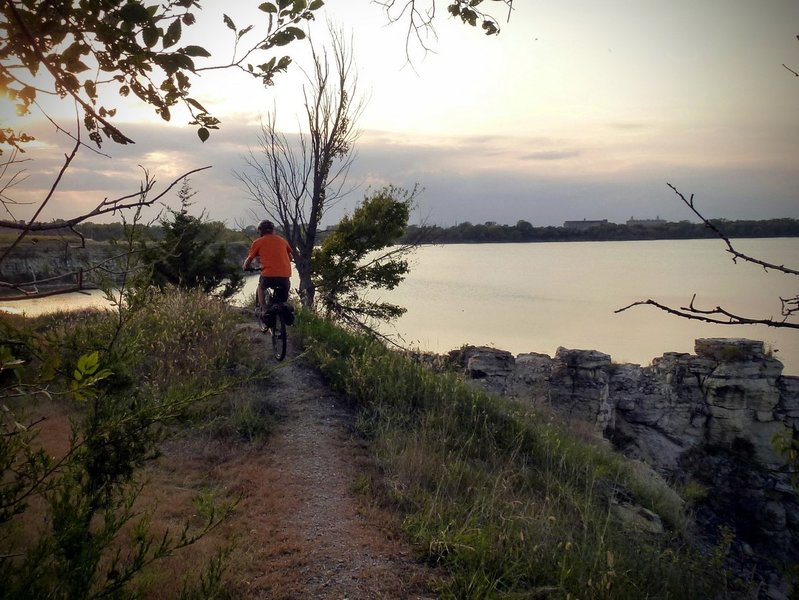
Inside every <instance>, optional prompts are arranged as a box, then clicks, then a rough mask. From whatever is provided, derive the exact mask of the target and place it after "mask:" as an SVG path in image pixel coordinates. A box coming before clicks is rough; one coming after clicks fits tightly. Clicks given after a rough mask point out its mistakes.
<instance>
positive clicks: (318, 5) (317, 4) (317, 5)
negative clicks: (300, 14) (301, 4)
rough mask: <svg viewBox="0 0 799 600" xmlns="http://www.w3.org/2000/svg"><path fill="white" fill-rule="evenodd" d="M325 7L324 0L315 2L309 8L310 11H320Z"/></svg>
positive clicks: (315, 0)
mask: <svg viewBox="0 0 799 600" xmlns="http://www.w3.org/2000/svg"><path fill="white" fill-rule="evenodd" d="M324 5H325V3H324V2H323V1H322V0H314V1H313V2H311V5H310V6H309V7H308V9H309V10H319V9H320V8H322V7H323V6H324Z"/></svg>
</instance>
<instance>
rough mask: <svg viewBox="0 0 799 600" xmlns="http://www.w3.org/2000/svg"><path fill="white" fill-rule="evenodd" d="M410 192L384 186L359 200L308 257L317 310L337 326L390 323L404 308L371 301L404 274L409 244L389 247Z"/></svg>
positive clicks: (400, 230)
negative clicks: (317, 304) (315, 291)
mask: <svg viewBox="0 0 799 600" xmlns="http://www.w3.org/2000/svg"><path fill="white" fill-rule="evenodd" d="M415 195H416V189H414V190H412V191H410V192H409V191H407V190H404V189H402V188H398V187H394V186H388V187H384V188H381V189H379V190H377V191H375V192H373V193H372V194H370V195H368V196H367V197H365V198H364V200H363V202H361V204H360V205H359V206H358V207H357V208H356V209H355V210H354V211H353V213H352V215H351V216H346V217H344V218H343V219H342V220H341V222H340V223H339V224H338V226H337V227H336V230H335V231H334V232H333V233H332V234H330V235H329V236H328V237H327V238H325V240H324V242H322V245H321V247H320V248H318V249H317V250H315V251H314V254H313V280H314V285H315V286H316V289H317V296H318V303H319V304H320V306H321V308H322V311H323V312H324V313H325V314H326V315H327V316H329V317H332V318H334V319H336V320H338V321H341V322H343V323H347V324H349V325H355V326H364V325H365V324H367V323H368V322H369V320H372V319H378V320H391V319H395V318H396V317H399V316H400V315H402V314H403V313H404V312H405V309H404V308H402V307H400V306H397V305H395V304H391V303H389V302H383V301H381V300H377V299H372V298H370V297H369V293H370V292H371V293H374V292H375V291H376V290H392V289H394V288H395V287H397V285H399V283H400V282H401V281H402V280H403V279H404V278H405V275H407V273H408V261H407V260H405V258H404V257H405V256H406V255H407V254H408V252H409V251H410V250H411V249H412V246H410V245H402V246H395V245H394V244H396V242H397V240H398V239H399V238H400V237H402V235H403V234H404V233H405V230H406V228H407V227H408V218H409V216H410V211H411V207H412V206H413V199H414V197H415Z"/></svg>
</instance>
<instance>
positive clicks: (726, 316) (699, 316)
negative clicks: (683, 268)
mask: <svg viewBox="0 0 799 600" xmlns="http://www.w3.org/2000/svg"><path fill="white" fill-rule="evenodd" d="M695 299H696V294H694V296H693V298H691V304H690V305H689V306H681V307H680V308H679V309H676V308H671V307H669V306H666V305H665V304H661V303H659V302H656V301H655V300H640V301H638V302H633V303H632V304H630V305H628V306H625V307H624V308H619V309H618V310H615V311H613V312H614V313H621V312H624V311H625V310H627V309H630V308H633V307H634V306H645V305H649V306H654V307H656V308H659V309H660V310H662V311H664V312H667V313H669V314H671V315H676V316H678V317H682V318H684V319H691V320H694V321H704V322H705V323H717V324H719V325H766V326H768V327H779V328H789V329H799V323H791V322H788V321H785V319H782V320H776V319H753V318H750V317H744V316H742V315H736V314H734V313H731V312H730V311H728V310H725V309H723V308H722V307H720V306H717V307H715V308H713V309H710V310H704V309H700V308H696V307H695V306H694V300H695ZM786 317H787V315H786Z"/></svg>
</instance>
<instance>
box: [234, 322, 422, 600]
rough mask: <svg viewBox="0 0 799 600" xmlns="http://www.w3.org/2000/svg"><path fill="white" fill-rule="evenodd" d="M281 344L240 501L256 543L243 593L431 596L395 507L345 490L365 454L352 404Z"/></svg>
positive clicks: (365, 461)
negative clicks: (264, 426) (268, 414)
mask: <svg viewBox="0 0 799 600" xmlns="http://www.w3.org/2000/svg"><path fill="white" fill-rule="evenodd" d="M261 340H263V341H261V342H260V343H261V344H263V345H264V347H266V343H267V341H266V339H265V336H264V337H262V338H261ZM254 343H259V342H258V341H255V342H254ZM291 350H292V349H290V353H289V357H288V358H287V360H286V361H285V362H284V363H283V364H282V365H281V367H280V368H279V369H278V370H277V372H276V374H275V379H274V381H272V382H270V384H269V387H270V389H271V390H272V392H274V393H271V392H270V397H271V398H272V402H273V403H274V404H276V405H277V408H278V411H279V413H281V414H282V416H283V417H284V418H282V419H281V422H280V425H279V427H278V430H277V431H276V432H275V433H274V434H273V435H272V436H271V437H270V439H269V442H268V443H267V444H266V447H265V448H264V451H263V454H264V456H263V457H259V458H260V460H257V461H256V462H257V463H259V466H258V467H257V468H258V470H261V472H260V473H256V472H250V474H249V477H248V479H249V482H250V483H251V484H255V486H256V488H257V489H253V490H250V491H252V492H254V493H253V494H248V496H249V498H248V499H247V501H245V503H246V504H248V505H249V506H242V507H240V510H242V511H244V513H245V514H247V515H248V517H251V518H252V523H253V526H254V528H255V529H254V530H253V531H252V533H254V534H255V535H254V538H255V539H252V540H251V543H252V544H253V550H255V549H256V548H255V546H260V548H258V549H257V550H258V551H257V552H255V554H256V555H257V556H258V557H259V558H258V559H257V560H256V561H254V562H261V563H262V564H260V565H257V564H253V566H254V567H256V568H257V570H258V571H260V572H261V575H260V576H256V577H254V578H253V579H252V580H251V581H250V582H249V584H250V589H251V590H252V597H254V598H337V599H343V598H350V599H360V598H364V599H366V598H392V599H393V598H398V599H399V598H409V599H410V598H434V597H435V594H433V593H432V592H430V591H429V590H430V583H431V581H432V577H431V573H430V570H429V569H427V568H425V567H424V566H422V565H420V564H419V563H418V562H416V561H415V560H414V559H413V556H412V554H411V550H410V548H409V547H408V546H407V544H406V543H405V541H404V540H402V538H401V536H400V535H398V523H397V519H396V517H394V516H393V515H390V514H388V513H386V512H385V511H382V510H380V509H379V508H377V507H374V506H369V505H368V503H367V502H364V501H363V499H361V500H359V499H357V498H356V497H355V496H356V493H355V492H354V485H355V483H356V481H357V479H358V476H359V474H360V473H362V470H361V469H359V467H367V468H368V466H369V458H368V456H367V455H366V453H365V451H364V449H363V447H362V445H361V444H360V443H359V442H358V440H357V438H356V437H355V436H353V435H351V429H352V423H353V418H354V415H353V413H352V411H351V410H350V409H349V408H348V407H347V405H346V402H345V400H344V399H342V398H341V397H340V396H338V395H336V394H334V393H332V392H331V391H330V390H329V389H328V388H327V387H326V386H325V385H324V384H323V383H322V381H321V378H320V376H319V375H318V374H317V373H316V372H315V371H314V370H312V369H311V368H310V367H308V366H307V365H306V364H304V363H303V362H302V361H301V360H297V359H296V358H295V357H296V351H295V352H292V351H291ZM251 466H255V465H251ZM253 512H254V513H256V514H253ZM256 531H257V532H256ZM253 558H254V559H255V558H256V557H255V556H253Z"/></svg>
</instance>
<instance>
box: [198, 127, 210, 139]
mask: <svg viewBox="0 0 799 600" xmlns="http://www.w3.org/2000/svg"><path fill="white" fill-rule="evenodd" d="M197 137H199V138H200V141H201V142H205V140H207V139H208V138H209V137H211V132H209V131H208V130H207V129H206V128H205V127H200V128H199V129H198V130H197Z"/></svg>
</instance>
